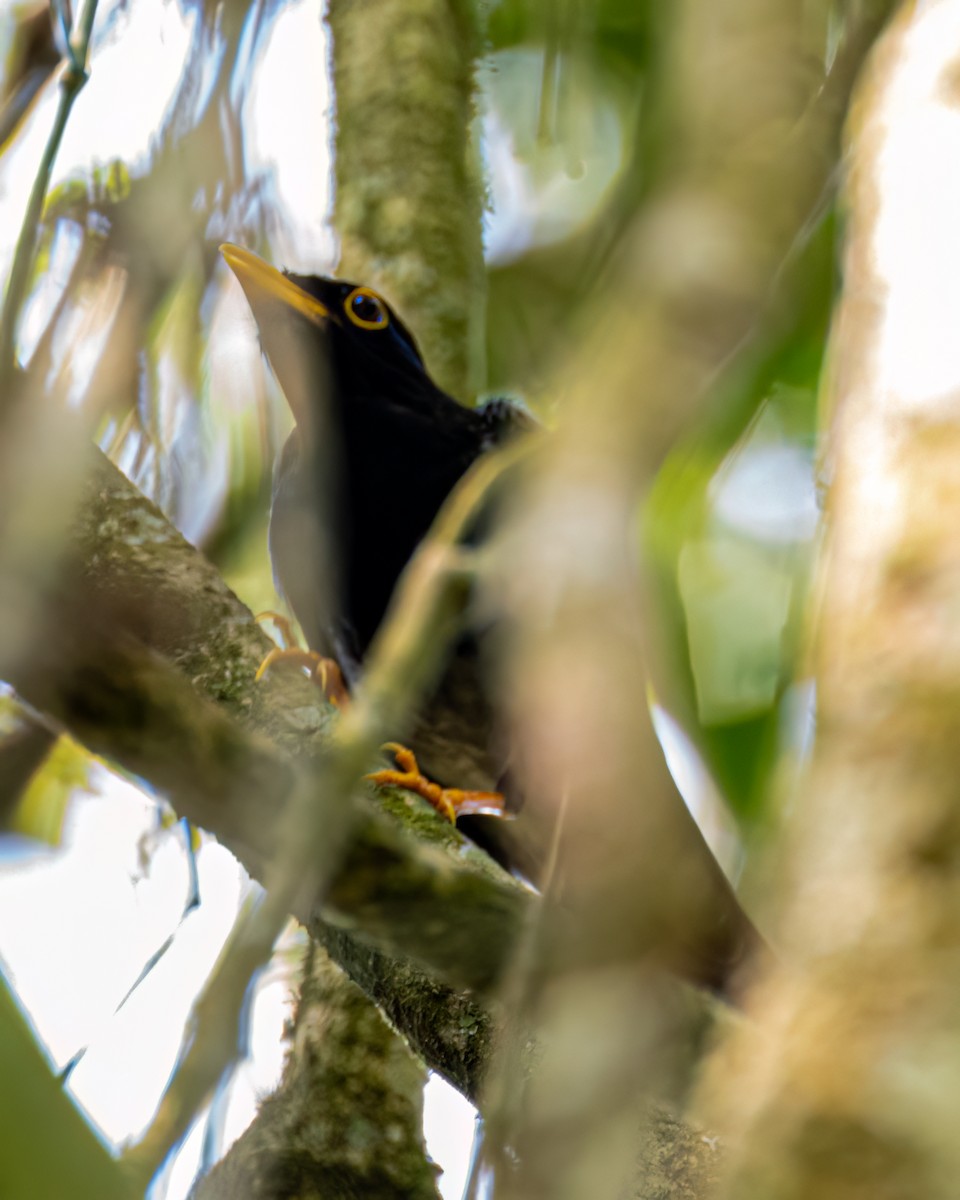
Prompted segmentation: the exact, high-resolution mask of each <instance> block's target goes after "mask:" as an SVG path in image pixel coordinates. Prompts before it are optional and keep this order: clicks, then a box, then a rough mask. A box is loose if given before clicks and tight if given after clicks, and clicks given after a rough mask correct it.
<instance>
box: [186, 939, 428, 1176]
mask: <svg viewBox="0 0 960 1200" xmlns="http://www.w3.org/2000/svg"><path fill="white" fill-rule="evenodd" d="M423 1075H424V1071H423V1067H422V1066H421V1065H420V1064H419V1063H418V1062H417V1060H416V1059H415V1058H414V1057H413V1055H412V1054H411V1053H410V1051H409V1050H408V1049H407V1047H406V1046H405V1044H404V1043H403V1041H402V1040H401V1039H400V1038H398V1037H397V1036H396V1035H395V1034H394V1032H393V1031H392V1030H391V1029H390V1028H389V1027H388V1026H387V1025H385V1024H384V1021H383V1018H382V1017H381V1016H380V1013H379V1012H378V1011H377V1009H376V1007H375V1006H374V1005H372V1004H371V1003H370V1001H369V1000H368V999H367V997H366V996H365V995H364V994H363V992H361V991H360V989H359V988H358V987H356V985H355V984H352V983H351V982H350V981H349V980H348V979H347V978H346V977H345V976H344V975H343V973H342V972H341V971H340V970H338V968H337V967H335V966H334V965H333V963H332V962H331V961H330V960H329V959H328V958H327V956H326V954H325V953H324V952H323V951H322V950H321V949H320V948H319V947H314V948H313V949H312V950H311V952H310V954H309V958H308V963H307V968H306V973H305V976H304V980H303V984H302V986H301V992H300V1000H299V1005H298V1013H297V1018H296V1021H295V1024H294V1028H293V1034H292V1043H291V1047H290V1053H289V1054H288V1057H287V1062H286V1067H285V1070H284V1077H283V1081H282V1082H281V1084H280V1087H279V1088H278V1090H277V1091H276V1092H275V1093H274V1094H273V1095H271V1096H269V1097H268V1098H267V1099H266V1100H265V1101H264V1102H263V1104H262V1105H261V1108H260V1112H259V1114H258V1116H257V1119H256V1121H255V1123H254V1124H253V1125H252V1126H251V1127H250V1128H249V1129H248V1130H247V1132H246V1133H244V1134H243V1136H242V1137H241V1138H240V1140H239V1141H238V1142H237V1144H236V1145H235V1146H234V1147H233V1148H232V1149H231V1151H230V1153H229V1155H228V1156H227V1158H226V1159H224V1161H223V1162H221V1163H220V1164H218V1165H217V1166H216V1167H214V1169H213V1170H212V1171H211V1172H210V1174H209V1175H208V1176H206V1177H205V1178H204V1179H203V1180H201V1182H200V1183H199V1184H198V1185H197V1186H196V1188H195V1189H194V1192H193V1195H192V1200H283V1198H285V1197H290V1198H293V1197H296V1198H297V1200H351V1198H354V1197H358V1196H370V1197H377V1198H378V1200H436V1195H437V1191H436V1186H435V1184H436V1178H437V1171H436V1168H434V1167H433V1166H432V1165H431V1164H430V1163H429V1162H428V1160H427V1158H426V1154H425V1149H424V1144H423V1113H422V1105H421V1102H420V1096H421V1091H422V1086H423Z"/></svg>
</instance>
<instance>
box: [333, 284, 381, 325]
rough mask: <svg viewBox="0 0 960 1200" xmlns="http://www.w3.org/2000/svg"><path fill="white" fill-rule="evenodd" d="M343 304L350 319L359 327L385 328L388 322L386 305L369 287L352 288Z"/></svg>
mask: <svg viewBox="0 0 960 1200" xmlns="http://www.w3.org/2000/svg"><path fill="white" fill-rule="evenodd" d="M343 306H344V308H345V309H346V311H347V316H348V317H349V318H350V320H351V321H352V322H353V323H354V325H359V326H360V328H361V329H386V327H387V326H388V325H389V324H390V314H389V312H388V311H387V306H386V305H385V304H384V302H383V301H382V300H381V299H380V297H379V296H378V295H377V293H376V292H375V291H373V290H372V289H371V288H367V287H358V288H354V289H353V291H352V292H351V293H350V295H349V296H348V297H347V298H346V300H345V301H344V302H343Z"/></svg>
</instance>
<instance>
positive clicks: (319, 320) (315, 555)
mask: <svg viewBox="0 0 960 1200" xmlns="http://www.w3.org/2000/svg"><path fill="white" fill-rule="evenodd" d="M221 250H222V253H223V256H224V258H225V259H226V261H227V263H228V265H229V266H230V268H231V270H232V271H233V272H234V274H235V275H236V276H237V278H238V280H239V281H240V284H241V286H242V287H243V290H244V292H245V294H246V297H247V300H248V301H249V303H250V307H251V309H252V310H253V315H254V317H255V319H256V322H257V326H258V329H259V332H260V339H261V344H262V346H263V349H264V351H265V353H266V355H267V358H268V359H269V361H270V365H271V366H272V368H273V371H274V373H275V375H276V377H277V380H278V382H279V384H280V387H281V388H282V390H283V393H284V395H285V397H286V399H287V402H288V403H289V405H290V408H291V410H292V412H293V415H294V418H295V420H296V429H295V430H294V432H293V433H292V434H291V435H290V438H289V440H288V441H287V443H286V445H285V446H284V448H283V451H282V452H281V455H280V459H279V463H278V467H277V472H276V477H275V484H274V496H273V508H272V511H271V517H270V554H271V558H272V561H273V567H274V573H275V575H276V578H277V582H278V585H279V587H280V590H281V591H282V592H283V593H284V595H285V597H286V599H287V601H288V603H289V604H290V606H291V608H292V609H293V611H294V613H295V614H296V616H297V619H298V620H299V622H300V624H301V626H302V627H303V631H304V635H305V636H306V639H307V642H308V643H309V645H310V647H311V650H313V651H317V652H319V653H320V654H322V655H325V656H330V657H332V658H333V659H334V660H335V661H336V662H337V663H338V664H339V667H340V669H341V671H342V673H343V676H344V677H345V679H346V681H347V684H348V685H350V684H353V683H354V682H355V681H356V680H357V678H358V676H359V674H360V671H361V669H362V664H363V658H364V654H365V653H366V651H367V649H368V647H369V645H370V642H371V640H372V638H373V635H374V633H375V632H376V630H377V627H378V625H379V624H380V622H381V620H382V619H383V616H384V613H385V612H386V609H387V605H388V602H389V600H390V596H391V593H392V591H393V588H394V585H395V583H396V582H397V579H398V578H399V576H400V574H401V572H402V571H403V568H404V567H405V565H406V564H407V562H408V561H409V559H410V557H411V555H412V554H413V552H414V550H415V549H416V547H417V545H418V544H419V542H420V541H421V540H422V538H423V537H424V535H425V534H426V532H427V530H428V529H429V527H430V525H431V524H432V522H433V519H434V517H435V516H436V515H437V512H438V510H439V509H440V507H441V506H442V504H443V502H444V500H445V499H446V497H447V496H448V495H449V493H450V492H451V490H452V489H453V488H454V487H455V485H456V484H457V482H458V480H459V479H460V478H461V477H462V476H463V474H464V472H465V471H466V470H467V469H468V468H469V467H470V466H471V464H472V463H473V462H474V461H475V460H476V459H477V458H478V457H479V456H480V455H482V454H483V453H485V452H486V451H487V450H489V449H490V448H492V447H493V446H496V445H498V444H499V443H501V442H502V441H504V439H506V438H508V437H510V436H512V435H514V434H516V433H517V432H519V431H523V430H525V429H528V428H529V427H530V425H531V424H532V421H531V419H530V418H529V417H527V416H526V415H525V414H524V413H523V412H522V411H521V410H520V409H518V408H516V407H515V406H513V405H511V404H509V403H507V402H505V401H492V402H490V403H489V404H487V405H486V406H485V407H481V408H477V409H469V408H465V407H464V406H462V405H460V404H458V403H457V401H455V400H454V399H453V398H452V397H450V396H448V395H447V394H446V393H445V392H443V391H441V389H440V388H438V387H437V386H436V384H435V383H434V382H433V381H432V380H431V379H430V376H429V375H428V374H427V371H426V368H425V366H424V363H423V359H422V357H421V355H420V352H419V350H418V349H417V345H416V342H415V341H414V338H413V336H412V334H411V333H410V331H409V330H408V329H407V328H406V326H405V325H404V324H403V322H402V321H401V320H400V319H399V317H398V316H397V314H396V313H395V312H394V310H393V309H392V308H391V307H390V306H389V305H388V304H387V302H386V301H385V300H384V299H383V297H382V296H380V295H378V294H377V293H376V292H375V291H373V290H372V289H371V288H369V287H364V286H362V285H356V284H352V283H345V282H342V281H340V280H335V279H325V278H320V277H317V276H307V275H295V274H291V273H289V272H280V271H278V270H276V269H275V268H273V267H271V266H269V265H268V264H267V263H265V262H264V261H263V260H262V259H260V258H258V257H257V256H256V255H255V254H252V253H251V252H250V251H248V250H243V249H241V248H239V247H236V246H230V245H226V246H223V247H221ZM398 464H403V467H404V470H403V474H402V480H400V482H397V467H398ZM321 514H323V515H322V516H321ZM331 581H333V582H332V586H331ZM494 716H495V714H494V712H493V710H492V706H491V702H490V699H489V694H488V691H487V688H486V687H485V686H484V677H483V673H482V670H481V662H480V655H479V649H478V644H477V639H476V637H474V636H473V634H471V633H469V632H468V633H466V634H465V635H464V636H463V638H462V639H461V640H460V642H459V643H458V645H457V646H456V648H455V651H454V653H453V654H452V656H451V659H450V662H449V663H448V666H447V669H446V673H445V675H444V677H443V679H442V681H441V683H440V685H439V686H438V688H437V691H436V693H435V694H434V695H433V697H432V698H430V699H429V700H428V702H427V703H426V704H425V705H424V706H423V709H422V711H421V713H420V716H419V718H418V721H417V724H416V726H415V729H414V732H413V734H412V736H411V738H410V746H411V748H412V750H413V751H414V752H415V754H416V757H417V760H418V761H419V764H420V766H421V768H422V769H423V771H424V772H425V773H426V774H427V775H429V776H430V777H431V778H432V779H434V780H437V781H438V782H439V783H441V784H443V785H449V786H453V785H456V786H457V787H460V788H467V789H473V790H477V791H480V792H483V793H487V792H490V791H494V790H496V791H499V790H501V789H502V788H503V787H504V784H505V762H506V755H505V754H504V753H503V748H502V745H498V743H497V738H496V722H495V719H494ZM506 790H507V792H508V794H510V792H511V788H510V785H509V781H506ZM511 800H512V801H513V807H519V801H518V798H517V797H516V796H511ZM678 804H679V805H680V806H681V808H683V812H682V813H679V814H678V819H679V820H680V821H681V823H684V825H683V827H684V830H686V827H687V826H689V831H688V836H685V839H684V841H685V842H689V853H690V855H691V858H692V861H693V862H695V863H698V864H699V863H700V862H701V861H702V863H703V869H702V871H701V872H700V876H701V877H702V878H703V880H704V882H705V884H706V889H707V894H708V895H709V896H710V897H711V902H710V914H709V918H708V922H707V923H708V924H709V926H710V928H709V929H703V930H699V931H695V930H689V931H686V934H687V935H689V936H684V938H683V939H682V940H683V941H684V942H685V943H686V944H684V945H682V946H677V947H675V948H674V952H673V953H672V954H671V958H672V959H673V961H674V964H675V965H677V966H678V967H679V969H680V970H681V971H682V972H683V973H685V974H687V975H689V976H690V977H692V978H694V979H696V980H697V981H699V982H701V983H704V984H706V985H708V986H712V987H715V988H718V989H723V988H724V987H725V986H726V984H727V982H728V979H729V977H730V975H731V972H732V971H733V970H734V969H735V967H736V966H737V965H738V963H739V962H740V961H741V960H742V959H743V958H744V957H745V955H746V954H747V953H748V952H749V951H750V950H752V949H753V948H755V947H756V946H758V945H760V944H761V940H760V938H759V935H758V934H757V933H756V931H755V930H754V927H753V925H752V923H751V922H750V920H749V918H748V917H747V916H746V914H745V913H744V912H743V910H742V909H741V908H740V905H739V903H738V901H737V899H736V897H735V895H734V893H733V891H732V889H731V888H730V886H729V884H728V883H727V881H726V879H725V877H724V875H723V873H722V871H721V870H720V868H719V866H718V864H717V862H716V860H715V859H714V857H713V855H712V854H711V852H710V850H709V849H708V847H707V845H706V843H705V842H704V840H703V838H702V836H701V834H700V832H699V830H698V828H697V826H696V824H695V822H694V821H693V819H692V817H690V816H689V814H688V813H687V812H686V808H685V806H684V805H683V804H682V801H680V800H679V798H678ZM467 811H468V812H469V811H470V810H469V808H468V809H467ZM461 827H463V828H465V829H466V830H467V832H469V833H470V835H471V836H473V837H475V839H476V840H477V841H479V842H480V843H481V844H482V845H484V846H485V847H486V848H487V849H489V850H490V851H491V852H492V853H493V854H494V856H495V857H497V858H498V859H499V860H500V861H501V862H503V863H504V864H505V865H507V866H508V867H511V868H512V869H515V870H518V871H520V872H521V873H522V874H523V875H525V876H526V877H527V878H528V879H530V880H531V881H532V882H534V883H537V882H539V877H540V874H541V871H542V869H543V867H544V865H545V863H546V858H547V854H548V848H549V842H550V838H551V835H550V831H548V830H541V829H538V828H537V827H536V826H535V824H533V823H532V822H530V823H529V824H528V823H526V822H525V821H524V817H523V815H522V814H521V816H520V818H519V819H518V820H517V821H516V822H508V821H504V820H502V819H497V818H495V817H486V818H485V817H478V816H468V817H466V818H465V819H464V820H463V821H462V822H461Z"/></svg>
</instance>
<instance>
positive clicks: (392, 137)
mask: <svg viewBox="0 0 960 1200" xmlns="http://www.w3.org/2000/svg"><path fill="white" fill-rule="evenodd" d="M329 21H330V28H331V30H332V33H333V81H334V88H335V91H336V96H337V155H336V201H335V224H336V228H337V232H338V233H339V235H340V241H341V248H342V260H341V264H340V268H339V270H340V273H341V274H343V275H344V276H345V277H346V278H348V279H350V278H353V279H357V280H359V281H361V282H365V283H370V284H372V285H373V286H375V287H377V288H379V289H381V290H382V291H383V292H384V294H385V295H386V296H387V297H388V299H390V300H391V301H392V302H393V303H394V304H396V305H397V307H398V309H399V310H400V312H401V314H402V316H403V318H404V320H405V321H406V322H407V323H408V324H409V325H410V327H411V329H413V330H414V332H415V334H416V336H417V340H418V341H419V343H420V347H421V350H422V351H423V352H424V357H425V359H426V361H427V365H428V367H429V368H430V372H431V374H432V375H433V376H434V378H435V379H436V380H437V382H438V383H439V384H440V386H441V387H443V388H445V389H447V390H448V391H449V392H450V393H451V394H453V395H455V396H458V397H460V398H465V397H469V396H471V395H472V394H473V393H474V392H475V391H476V390H477V387H478V386H479V383H480V379H479V377H478V376H479V373H478V370H477V368H476V366H475V365H474V363H473V362H472V361H471V359H472V357H474V358H475V356H476V355H477V354H479V347H480V345H481V338H480V336H479V330H478V328H477V320H476V318H479V316H480V314H481V313H482V311H483V297H484V275H483V253H482V246H481V232H480V213H481V205H482V189H481V183H480V175H479V170H478V166H477V164H478V161H479V158H478V153H477V150H476V147H474V146H473V145H472V143H471V139H470V127H471V121H472V118H473V112H474V100H473V74H474V60H475V57H476V55H477V53H478V50H479V33H478V28H477V16H476V13H475V10H474V4H473V3H471V0H331V3H330V7H329Z"/></svg>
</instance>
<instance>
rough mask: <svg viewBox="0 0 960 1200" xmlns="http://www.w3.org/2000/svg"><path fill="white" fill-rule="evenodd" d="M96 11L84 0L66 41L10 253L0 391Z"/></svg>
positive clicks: (9, 372)
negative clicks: (51, 110) (45, 133)
mask: <svg viewBox="0 0 960 1200" xmlns="http://www.w3.org/2000/svg"><path fill="white" fill-rule="evenodd" d="M96 12H97V0H86V4H85V5H84V7H83V10H82V13H81V16H80V22H79V24H78V25H77V27H76V28H75V30H74V31H73V33H72V34H71V35H70V38H69V40H68V42H67V57H66V59H65V61H64V65H63V69H62V74H61V76H60V101H59V103H58V105H57V113H56V116H55V118H54V122H53V126H52V128H51V130H50V136H49V137H48V138H47V144H46V146H45V147H44V150H43V156H42V158H41V159H40V164H39V166H38V167H37V173H36V175H35V177H34V180H33V186H32V187H31V189H30V196H29V198H28V200H27V209H26V212H25V213H24V216H23V224H22V225H21V227H20V236H19V237H18V238H17V245H16V249H15V250H14V254H13V265H12V267H11V268H10V278H9V281H8V283H7V292H6V295H5V296H4V300H3V311H2V313H0V389H2V391H3V392H5V391H6V387H7V385H8V384H9V382H10V380H11V378H12V377H13V372H14V370H15V369H16V337H17V326H18V324H19V319H20V312H21V309H22V308H23V301H24V296H25V294H26V290H27V283H28V282H29V279H30V270H31V268H32V266H33V260H34V257H35V255H36V251H37V242H38V241H39V233H40V216H41V214H42V212H43V202H44V200H45V199H46V195H47V191H48V189H49V187H50V177H51V175H52V173H53V164H54V161H55V160H56V157H57V152H58V150H59V149H60V143H61V141H62V140H63V133H64V130H65V129H66V127H67V120H68V119H69V116H70V110H71V109H72V108H73V102H74V101H75V100H76V98H77V96H78V95H79V94H80V91H81V89H82V88H83V85H84V84H85V83H86V82H87V78H88V70H87V56H88V53H89V49H90V35H91V33H92V31H93V21H94V17H95V16H96Z"/></svg>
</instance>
